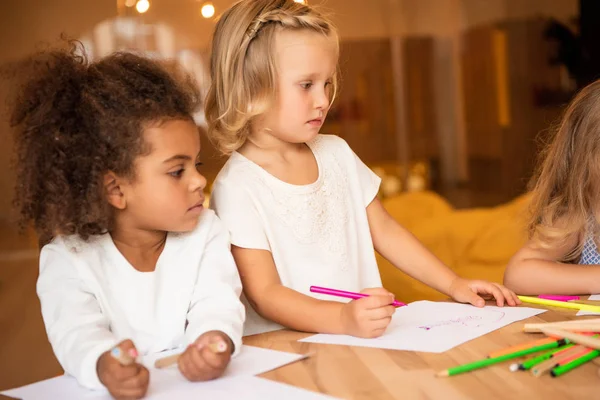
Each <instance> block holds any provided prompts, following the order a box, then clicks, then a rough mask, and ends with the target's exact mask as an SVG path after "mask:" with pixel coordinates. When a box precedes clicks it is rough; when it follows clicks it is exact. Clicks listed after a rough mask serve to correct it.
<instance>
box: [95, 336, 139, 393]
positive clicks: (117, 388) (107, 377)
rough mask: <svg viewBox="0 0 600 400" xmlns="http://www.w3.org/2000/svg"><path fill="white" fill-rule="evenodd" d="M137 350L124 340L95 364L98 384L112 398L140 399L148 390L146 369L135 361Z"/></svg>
mask: <svg viewBox="0 0 600 400" xmlns="http://www.w3.org/2000/svg"><path fill="white" fill-rule="evenodd" d="M137 356H138V352H137V349H136V348H135V346H134V344H133V342H132V341H131V340H124V341H122V342H121V343H119V344H118V345H117V346H115V347H113V348H112V349H111V350H109V351H107V352H105V353H103V354H102V355H101V356H100V357H99V358H98V361H97V363H96V372H97V374H98V379H100V382H101V383H102V384H103V385H104V386H105V387H106V388H107V389H108V391H109V393H110V394H111V395H112V397H114V398H117V399H118V398H141V397H144V395H145V394H146V391H147V390H148V384H149V382H150V374H149V372H148V369H147V368H146V367H144V366H143V365H142V364H139V363H138V362H137V361H136V358H137Z"/></svg>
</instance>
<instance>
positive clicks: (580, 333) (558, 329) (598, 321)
mask: <svg viewBox="0 0 600 400" xmlns="http://www.w3.org/2000/svg"><path fill="white" fill-rule="evenodd" d="M523 330H524V331H525V332H541V333H544V334H546V335H547V336H548V337H547V338H543V339H539V340H535V341H532V342H528V343H524V344H522V345H519V346H514V347H511V348H508V349H503V350H500V351H497V352H493V353H491V354H489V356H488V357H487V358H485V359H483V360H479V361H475V362H472V363H469V364H465V365H459V366H457V367H453V368H449V369H447V370H444V371H441V372H439V373H438V374H437V376H453V375H458V374H462V373H463V372H469V371H473V370H476V369H480V368H484V367H487V366H490V365H493V364H497V363H500V362H503V361H508V360H513V359H516V358H519V357H523V356H526V355H530V354H534V353H539V352H542V353H541V354H538V355H536V356H535V357H533V358H530V359H528V360H525V361H523V362H522V363H517V364H512V365H511V366H510V370H511V371H519V370H521V371H531V373H532V374H533V375H534V376H535V377H539V376H542V375H544V374H545V373H550V375H551V376H553V377H557V376H561V375H563V374H565V373H567V372H569V371H571V370H573V369H575V368H577V367H579V366H580V365H583V364H585V363H587V362H588V361H591V360H592V359H594V358H596V357H598V356H599V355H600V318H595V319H587V320H578V321H561V322H550V323H541V324H525V326H524V329H523Z"/></svg>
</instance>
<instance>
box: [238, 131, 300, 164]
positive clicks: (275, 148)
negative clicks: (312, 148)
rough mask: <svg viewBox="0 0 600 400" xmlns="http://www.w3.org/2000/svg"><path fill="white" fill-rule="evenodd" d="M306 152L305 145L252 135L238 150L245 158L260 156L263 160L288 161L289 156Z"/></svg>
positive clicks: (266, 136)
mask: <svg viewBox="0 0 600 400" xmlns="http://www.w3.org/2000/svg"><path fill="white" fill-rule="evenodd" d="M304 151H306V144H305V143H290V142H286V141H283V140H281V139H278V138H276V137H274V136H271V135H268V134H251V135H250V136H249V137H248V139H247V140H246V143H244V145H243V146H242V147H241V148H240V149H239V150H238V152H239V153H241V154H243V155H244V156H251V157H250V158H254V157H252V156H254V155H257V154H260V155H261V158H264V157H267V158H270V159H278V160H286V159H287V158H288V156H290V155H294V154H298V153H301V152H304Z"/></svg>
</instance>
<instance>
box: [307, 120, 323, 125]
mask: <svg viewBox="0 0 600 400" xmlns="http://www.w3.org/2000/svg"><path fill="white" fill-rule="evenodd" d="M308 124H309V125H311V126H321V125H322V124H323V120H322V119H320V118H316V119H311V120H310V121H308Z"/></svg>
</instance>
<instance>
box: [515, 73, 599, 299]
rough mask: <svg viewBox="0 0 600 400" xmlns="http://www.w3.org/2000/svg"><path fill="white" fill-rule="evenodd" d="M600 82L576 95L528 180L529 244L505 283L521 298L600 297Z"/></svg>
mask: <svg viewBox="0 0 600 400" xmlns="http://www.w3.org/2000/svg"><path fill="white" fill-rule="evenodd" d="M599 116H600V81H596V82H594V83H592V84H590V85H589V86H587V87H586V88H584V89H583V90H581V92H579V93H578V94H577V96H575V98H574V99H573V100H572V101H571V104H570V105H569V107H567V109H566V111H565V113H564V116H563V118H562V121H561V122H560V124H559V125H558V127H557V129H556V131H555V132H554V137H553V138H552V140H551V141H550V143H549V144H548V146H547V147H546V149H545V150H544V151H543V152H542V153H541V162H540V165H539V167H538V170H537V173H536V175H535V177H534V179H533V180H532V184H533V190H532V199H531V206H530V208H531V216H530V221H529V236H530V240H529V242H528V243H526V244H525V246H524V247H523V248H522V249H521V250H519V251H518V252H517V253H516V254H515V255H514V256H513V258H512V259H511V261H510V262H509V264H508V267H507V268H506V273H505V275H504V282H505V284H506V285H507V286H508V287H510V288H512V289H514V290H517V291H519V292H520V293H522V294H542V293H552V294H591V293H600V254H599V252H598V243H599V241H598V238H599V236H600V222H599V221H600V213H599V206H600V162H599V161H598V154H600V140H599V139H600V118H599Z"/></svg>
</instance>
